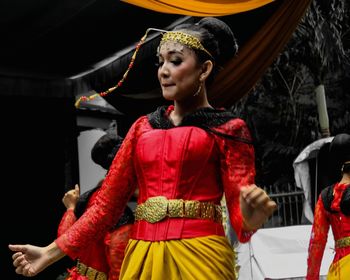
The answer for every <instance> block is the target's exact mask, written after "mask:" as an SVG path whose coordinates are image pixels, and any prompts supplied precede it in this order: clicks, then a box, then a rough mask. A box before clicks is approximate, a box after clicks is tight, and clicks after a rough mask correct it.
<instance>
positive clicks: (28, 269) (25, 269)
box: [22, 263, 35, 277]
mask: <svg viewBox="0 0 350 280" xmlns="http://www.w3.org/2000/svg"><path fill="white" fill-rule="evenodd" d="M22 274H23V275H25V276H28V277H31V276H34V275H35V274H34V273H33V270H32V267H31V265H30V263H27V264H26V265H25V266H24V267H23V270H22Z"/></svg>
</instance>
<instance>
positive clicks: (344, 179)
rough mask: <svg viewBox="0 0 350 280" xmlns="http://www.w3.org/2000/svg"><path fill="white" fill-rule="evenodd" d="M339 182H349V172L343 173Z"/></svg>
mask: <svg viewBox="0 0 350 280" xmlns="http://www.w3.org/2000/svg"><path fill="white" fill-rule="evenodd" d="M339 183H340V184H350V174H349V173H344V174H343V177H342V178H341V180H340V182H339Z"/></svg>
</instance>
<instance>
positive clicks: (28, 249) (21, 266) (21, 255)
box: [9, 242, 65, 277]
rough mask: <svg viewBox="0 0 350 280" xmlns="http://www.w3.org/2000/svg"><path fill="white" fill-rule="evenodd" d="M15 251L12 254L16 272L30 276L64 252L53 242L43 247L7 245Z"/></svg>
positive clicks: (59, 257)
mask: <svg viewBox="0 0 350 280" xmlns="http://www.w3.org/2000/svg"><path fill="white" fill-rule="evenodd" d="M9 249H10V250H11V251H13V252H15V253H14V254H13V255H12V259H13V265H14V267H16V273H17V274H21V275H23V276H27V277H32V276H35V275H37V274H38V273H39V272H41V271H43V270H44V269H45V268H46V267H48V266H49V265H51V264H53V263H54V262H56V261H58V260H59V259H61V258H63V257H64V256H65V254H64V253H63V252H62V251H61V250H60V249H59V248H58V247H57V245H56V243H55V242H52V243H51V244H50V245H48V246H45V247H38V246H33V245H29V244H27V245H9Z"/></svg>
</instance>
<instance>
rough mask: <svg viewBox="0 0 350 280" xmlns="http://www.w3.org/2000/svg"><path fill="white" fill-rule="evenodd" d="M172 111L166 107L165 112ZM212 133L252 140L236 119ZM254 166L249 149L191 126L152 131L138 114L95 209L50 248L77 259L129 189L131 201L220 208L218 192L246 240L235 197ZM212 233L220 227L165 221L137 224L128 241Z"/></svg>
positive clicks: (248, 181) (251, 176)
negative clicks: (196, 202)
mask: <svg viewBox="0 0 350 280" xmlns="http://www.w3.org/2000/svg"><path fill="white" fill-rule="evenodd" d="M172 109H173V107H172V106H170V107H169V109H168V112H167V113H169V111H170V110H172ZM165 117H166V116H165ZM212 129H213V130H215V131H217V132H220V133H223V134H227V135H231V136H235V137H237V138H239V139H249V140H250V139H251V138H250V133H249V131H248V128H247V126H246V124H245V122H244V121H243V120H241V119H237V118H236V119H231V120H228V121H227V122H225V123H223V124H221V125H219V126H216V127H212ZM254 163H255V157H254V148H253V146H252V144H247V143H245V142H244V141H239V140H232V139H229V138H227V137H223V136H221V135H218V134H216V133H210V132H208V131H206V130H204V129H202V128H199V127H197V126H177V127H172V128H169V129H155V128H153V127H152V126H151V124H150V122H149V120H148V118H147V117H146V116H144V117H141V118H139V119H138V120H137V121H136V122H135V123H134V124H133V125H132V127H131V128H130V130H129V132H128V134H127V135H126V137H125V139H124V141H123V144H122V146H121V147H120V149H119V151H118V153H117V155H116V157H115V159H114V161H113V163H112V166H111V168H110V169H109V172H108V174H107V176H106V179H105V180H104V182H103V185H102V187H101V191H100V194H99V196H98V197H97V198H96V201H97V202H96V204H95V205H93V206H92V209H91V211H88V212H87V213H85V214H84V215H83V216H82V217H81V218H80V219H79V221H77V222H76V223H75V224H74V225H73V227H72V228H71V229H70V230H69V231H68V232H66V233H65V234H64V235H62V236H60V237H59V238H58V239H56V243H57V245H58V246H59V247H60V248H61V249H62V250H63V251H64V252H65V253H66V254H68V255H70V256H72V257H75V256H77V253H78V251H79V250H80V249H81V248H82V247H84V244H87V243H88V242H89V240H92V239H93V238H95V237H96V236H97V235H99V234H102V233H103V232H104V231H105V230H106V228H108V226H109V225H111V224H112V221H113V220H115V215H117V216H119V215H121V213H122V211H123V207H124V206H125V205H126V203H127V201H128V200H129V198H130V196H131V195H132V194H133V193H134V191H135V189H136V187H138V188H139V197H138V203H143V202H144V201H145V200H146V199H147V198H148V197H153V196H160V195H162V196H165V197H167V198H168V199H174V198H182V199H185V200H199V201H203V202H212V203H215V204H218V205H219V204H220V200H221V198H222V196H223V193H224V192H225V197H226V202H227V206H228V211H229V216H230V220H231V224H232V226H233V228H234V230H235V231H236V233H237V237H238V239H239V240H240V241H241V242H247V241H248V240H249V239H250V237H251V235H252V232H246V231H244V230H243V229H242V214H241V210H240V205H239V195H240V188H241V187H242V186H245V185H248V184H252V183H254V177H255V166H254ZM115 209H117V211H115ZM116 212H117V214H114V213H116ZM213 234H216V235H220V236H224V230H223V225H222V224H221V223H215V222H214V221H210V220H205V219H189V218H165V219H164V220H162V221H160V222H158V223H155V224H150V223H148V222H146V221H138V222H136V223H135V224H134V230H133V234H132V238H134V239H142V240H149V241H160V240H170V239H180V238H193V237H199V236H208V235H213Z"/></svg>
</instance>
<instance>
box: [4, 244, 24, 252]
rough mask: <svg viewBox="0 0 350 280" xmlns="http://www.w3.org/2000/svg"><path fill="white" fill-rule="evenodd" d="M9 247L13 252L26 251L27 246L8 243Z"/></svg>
mask: <svg viewBox="0 0 350 280" xmlns="http://www.w3.org/2000/svg"><path fill="white" fill-rule="evenodd" d="M8 247H9V249H10V250H11V251H13V252H23V253H25V251H26V247H25V245H17V244H16V245H12V244H9V245H8Z"/></svg>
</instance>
